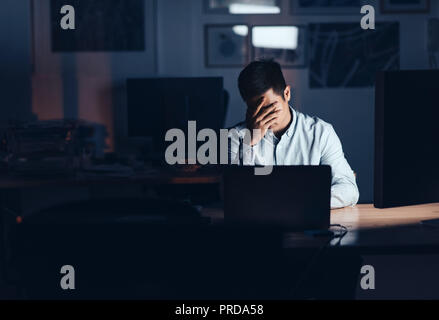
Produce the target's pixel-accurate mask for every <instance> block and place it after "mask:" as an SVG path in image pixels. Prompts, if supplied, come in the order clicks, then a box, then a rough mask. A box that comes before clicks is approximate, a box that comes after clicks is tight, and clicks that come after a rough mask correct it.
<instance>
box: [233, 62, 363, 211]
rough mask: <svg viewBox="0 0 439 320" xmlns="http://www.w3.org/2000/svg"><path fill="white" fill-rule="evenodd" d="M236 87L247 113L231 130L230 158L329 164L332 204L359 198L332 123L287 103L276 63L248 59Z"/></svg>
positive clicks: (252, 161)
mask: <svg viewBox="0 0 439 320" xmlns="http://www.w3.org/2000/svg"><path fill="white" fill-rule="evenodd" d="M238 86H239V91H240V93H241V96H242V98H243V100H244V101H245V103H246V104H247V116H246V121H245V122H242V123H240V124H238V125H237V126H236V127H235V129H236V131H237V132H238V134H235V135H229V139H230V141H229V161H232V162H233V163H237V162H238V161H239V163H240V164H243V165H264V166H267V165H330V166H331V168H332V186H331V208H342V207H346V206H352V205H355V204H356V203H357V202H358V197H359V192H358V187H357V184H356V181H355V176H354V173H353V171H352V169H351V167H350V166H349V164H348V162H347V161H346V159H345V157H344V154H343V149H342V146H341V143H340V140H339V138H338V136H337V134H336V133H335V131H334V129H333V127H332V125H330V124H329V123H327V122H325V121H323V120H321V119H319V118H317V117H310V116H307V115H305V114H303V113H300V112H298V111H297V110H294V109H293V108H292V107H291V106H289V101H290V99H291V88H290V86H287V85H286V83H285V79H284V76H283V74H282V71H281V68H280V65H279V64H278V63H277V62H275V61H272V60H261V61H254V62H252V63H250V64H249V65H248V66H247V67H246V68H245V69H244V70H242V72H241V74H240V75H239V79H238ZM247 129H249V130H247ZM254 129H256V130H254ZM232 131H233V130H232ZM236 131H235V132H236ZM249 132H250V133H251V136H250V137H249V136H248V134H249ZM246 134H247V136H246ZM243 146H245V148H243ZM242 150H244V151H242Z"/></svg>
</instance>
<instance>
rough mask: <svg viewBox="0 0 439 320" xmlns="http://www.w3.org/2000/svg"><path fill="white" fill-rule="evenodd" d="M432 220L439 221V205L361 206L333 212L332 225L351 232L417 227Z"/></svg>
mask: <svg viewBox="0 0 439 320" xmlns="http://www.w3.org/2000/svg"><path fill="white" fill-rule="evenodd" d="M431 219H439V203H433V204H424V205H417V206H408V207H397V208H389V209H377V208H374V206H373V205H372V204H360V205H357V206H355V207H348V208H343V209H336V210H332V211H331V224H341V225H344V226H346V227H347V228H348V229H350V230H361V229H371V228H372V229H376V228H389V227H399V226H408V225H417V224H419V223H420V222H421V221H423V220H431Z"/></svg>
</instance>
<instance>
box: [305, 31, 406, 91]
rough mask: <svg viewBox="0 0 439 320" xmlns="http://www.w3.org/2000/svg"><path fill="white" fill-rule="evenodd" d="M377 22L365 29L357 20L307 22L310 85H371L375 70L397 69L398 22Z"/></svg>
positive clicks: (398, 65)
mask: <svg viewBox="0 0 439 320" xmlns="http://www.w3.org/2000/svg"><path fill="white" fill-rule="evenodd" d="M376 26H377V28H376V30H375V31H374V32H364V31H363V30H362V29H361V28H359V27H358V23H356V22H334V23H311V24H309V26H308V42H309V44H308V46H309V56H310V59H309V69H308V70H309V86H310V88H312V89H322V88H361V87H373V86H374V85H375V75H376V73H377V72H379V71H392V70H398V69H399V67H400V43H399V35H400V31H399V30H400V28H399V22H377V23H376Z"/></svg>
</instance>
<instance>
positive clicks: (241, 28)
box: [204, 24, 249, 68]
mask: <svg viewBox="0 0 439 320" xmlns="http://www.w3.org/2000/svg"><path fill="white" fill-rule="evenodd" d="M204 32H205V40H204V48H205V65H206V67H207V68H221V67H243V66H244V65H246V64H247V62H248V57H249V45H248V40H249V27H248V26H247V25H244V24H236V25H234V24H231V25H226V24H221V25H206V26H205V30H204Z"/></svg>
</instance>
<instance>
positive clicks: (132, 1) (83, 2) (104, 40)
mask: <svg viewBox="0 0 439 320" xmlns="http://www.w3.org/2000/svg"><path fill="white" fill-rule="evenodd" d="M65 4H66V2H65V1H63V0H51V1H50V11H51V33H52V51H54V52H69V51H143V50H145V2H144V1H143V0H129V1H127V0H70V1H69V4H70V5H72V6H73V7H74V8H75V17H76V29H75V30H68V31H65V30H63V29H61V28H60V26H59V23H60V18H61V16H62V15H61V14H60V9H61V7H62V6H63V5H65Z"/></svg>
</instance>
